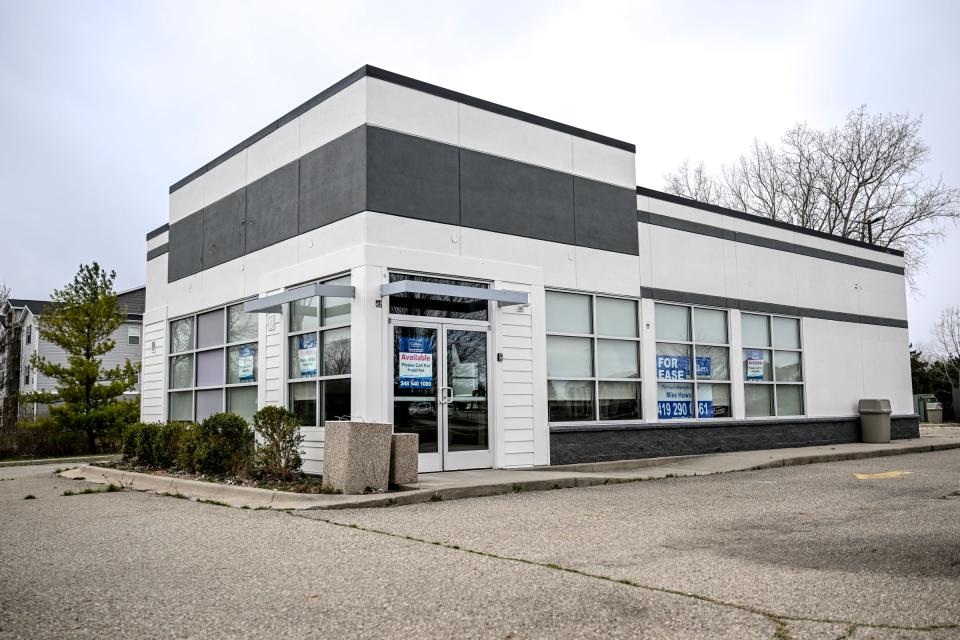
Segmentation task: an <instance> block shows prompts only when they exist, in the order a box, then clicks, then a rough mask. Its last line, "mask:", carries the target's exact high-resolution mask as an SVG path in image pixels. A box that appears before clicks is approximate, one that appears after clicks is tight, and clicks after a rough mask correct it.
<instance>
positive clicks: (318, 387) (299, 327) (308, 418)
mask: <svg viewBox="0 0 960 640" xmlns="http://www.w3.org/2000/svg"><path fill="white" fill-rule="evenodd" d="M323 284H334V285H349V284H350V277H349V276H343V277H340V278H336V279H334V280H327V281H324V283H323ZM351 303H352V300H351V299H350V298H336V297H312V298H304V299H302V300H296V301H294V302H291V303H290V304H289V305H288V311H289V316H290V324H289V333H288V337H287V356H288V357H287V362H288V363H289V364H288V369H287V379H288V391H289V393H288V398H289V407H290V410H291V411H293V412H294V413H295V414H297V416H298V417H299V418H300V420H301V421H302V422H303V425H304V426H306V427H319V426H323V423H324V422H325V421H327V420H337V419H341V418H349V416H350V358H351V355H350V354H351V342H350V305H351Z"/></svg>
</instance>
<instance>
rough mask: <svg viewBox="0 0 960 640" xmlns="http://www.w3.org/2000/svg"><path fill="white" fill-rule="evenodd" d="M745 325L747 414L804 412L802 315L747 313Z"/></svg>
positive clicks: (744, 317)
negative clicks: (801, 345)
mask: <svg viewBox="0 0 960 640" xmlns="http://www.w3.org/2000/svg"><path fill="white" fill-rule="evenodd" d="M741 325H742V327H743V380H744V388H743V391H744V398H745V405H746V416H747V417H748V418H756V417H764V416H797V415H803V412H804V410H803V371H802V354H803V352H802V350H801V347H800V319H799V318H785V317H782V316H770V315H762V314H756V313H744V314H742V316H741Z"/></svg>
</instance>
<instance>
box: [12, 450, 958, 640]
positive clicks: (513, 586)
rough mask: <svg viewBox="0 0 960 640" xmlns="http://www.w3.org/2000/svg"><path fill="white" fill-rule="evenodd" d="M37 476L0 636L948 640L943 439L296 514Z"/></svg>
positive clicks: (948, 470)
mask: <svg viewBox="0 0 960 640" xmlns="http://www.w3.org/2000/svg"><path fill="white" fill-rule="evenodd" d="M53 470H54V468H53V467H50V466H46V467H44V466H34V467H10V468H3V469H0V638H64V637H69V638H101V637H124V638H126V637H131V638H132V637H137V638H146V637H157V638H181V637H190V638H227V637H233V638H248V637H307V638H324V637H331V636H337V637H342V638H350V637H484V638H497V637H499V638H527V637H538V638H547V637H551V638H552V637H597V638H599V637H604V638H606V637H630V638H781V639H782V638H794V639H805V638H841V637H852V638H855V639H857V640H859V639H861V638H934V639H940V638H957V637H960V628H958V627H957V624H958V623H960V450H953V451H943V452H935V453H923V454H913V455H906V456H896V457H887V458H877V459H871V460H861V461H855V462H836V463H828V464H816V465H808V466H801V467H787V468H782V469H774V470H768V471H754V472H743V473H731V474H725V475H716V476H705V477H697V478H671V479H666V480H657V481H648V482H640V483H634V484H626V485H616V486H601V487H592V488H584V489H566V490H558V491H545V492H539V493H519V494H512V495H504V496H498V497H492V498H477V499H470V500H462V501H456V502H438V503H427V504H420V505H413V506H406V507H394V508H387V509H366V510H351V511H333V512H331V511H324V512H318V511H308V512H299V513H282V512H271V511H254V510H240V509H233V508H227V507H221V506H216V505H211V504H201V503H196V502H191V501H188V500H178V499H175V498H170V497H163V496H156V495H152V494H145V493H137V492H132V491H123V492H118V493H101V494H92V495H75V496H69V497H67V496H63V495H62V494H63V492H64V491H65V490H68V489H69V490H73V491H76V490H77V489H79V488H81V487H83V486H88V483H86V482H83V481H71V480H65V479H63V478H60V477H57V476H55V475H54V474H53ZM857 474H860V475H861V477H857ZM864 474H866V475H864ZM89 486H93V485H89ZM27 494H32V495H34V496H36V499H32V500H24V497H25V496H26V495H27Z"/></svg>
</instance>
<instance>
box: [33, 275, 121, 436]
mask: <svg viewBox="0 0 960 640" xmlns="http://www.w3.org/2000/svg"><path fill="white" fill-rule="evenodd" d="M115 278H116V272H114V271H111V272H110V273H107V272H106V271H104V270H103V269H102V268H101V267H100V265H99V264H97V263H96V262H94V263H93V264H90V265H80V270H79V271H78V272H77V275H76V276H75V277H74V279H73V282H71V283H69V284H68V285H67V286H65V287H64V288H63V289H58V290H54V292H53V295H52V296H51V300H52V303H51V305H50V306H49V307H48V308H47V309H46V310H45V311H44V312H43V315H41V316H40V317H39V318H38V329H39V332H40V336H41V337H42V338H44V339H45V340H48V341H49V342H52V343H53V344H55V345H57V346H59V347H60V348H62V349H63V350H64V351H65V352H66V354H67V363H66V364H65V365H63V364H56V363H52V362H48V361H47V360H46V359H45V358H40V357H38V356H37V355H34V356H33V358H32V359H31V363H32V365H33V367H34V368H35V369H36V371H37V372H38V373H40V374H42V375H44V376H47V377H49V378H53V379H54V380H56V381H57V390H56V392H55V393H49V392H39V393H31V394H25V395H24V397H23V400H24V401H26V402H37V403H41V404H48V405H50V417H51V419H53V420H54V421H55V422H56V423H57V425H58V426H59V427H60V428H61V429H63V430H66V431H82V432H85V433H86V434H87V447H88V449H89V450H90V452H91V453H92V452H94V450H95V447H96V438H97V436H99V435H102V434H104V433H106V432H109V431H110V430H112V429H114V428H116V427H118V426H120V425H121V424H122V423H125V422H128V421H131V420H136V416H135V415H132V414H133V413H134V412H133V411H131V408H132V407H131V403H129V402H126V401H124V400H122V399H121V397H122V395H123V393H124V392H125V391H129V390H131V389H133V388H135V387H136V384H137V375H138V373H139V370H140V364H139V363H131V362H130V361H129V360H127V361H126V362H125V363H124V364H123V365H118V366H116V367H113V368H112V369H104V368H103V363H102V361H101V357H102V356H103V355H105V354H107V353H109V352H110V351H112V350H113V348H114V347H115V346H116V343H115V341H114V340H113V338H112V337H111V336H112V334H113V332H114V331H116V330H117V329H118V328H119V327H120V325H122V324H123V322H124V320H125V316H124V314H123V312H122V311H121V310H120V305H119V304H118V301H117V295H116V294H115V293H114V292H113V281H114V279H115Z"/></svg>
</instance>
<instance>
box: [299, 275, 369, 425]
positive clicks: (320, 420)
mask: <svg viewBox="0 0 960 640" xmlns="http://www.w3.org/2000/svg"><path fill="white" fill-rule="evenodd" d="M351 277H352V274H351V272H350V271H345V272H342V273H340V274H338V275H333V276H326V277H323V278H320V279H315V280H309V281H307V282H303V283H300V284H296V285H292V286H291V287H288V289H293V288H296V287H299V286H304V285H310V284H331V283H333V282H336V281H337V280H341V279H343V278H347V279H350V278H351ZM310 297H314V296H310ZM315 297H316V298H317V312H318V314H321V313H322V312H323V301H324V299H326V298H338V297H340V296H315ZM294 302H299V300H298V301H294ZM294 302H288V303H286V304H284V305H283V313H282V314H281V322H282V323H283V334H282V335H283V354H284V357H283V372H284V373H283V382H284V406H285V407H286V408H287V409H288V410H290V411H293V410H294V409H293V407H292V406H291V400H292V394H291V393H290V387H291V386H292V385H294V384H301V383H311V382H312V383H313V384H314V393H315V396H314V397H315V402H316V416H317V422H316V424H304V425H303V428H304V429H323V428H324V422H325V418H324V414H325V406H324V394H323V393H322V385H321V383H323V382H325V381H327V380H349V381H350V402H351V405H352V403H353V336H352V335H351V338H350V373H337V374H332V375H322V372H323V366H324V361H323V345H324V340H323V335H322V334H323V333H324V332H326V331H332V330H336V329H345V328H346V329H349V328H350V327H351V326H353V299H351V300H350V318H349V320H348V321H347V322H337V323H335V324H330V325H324V324H322V322H321V321H322V317H320V315H318V317H317V326H316V327H314V328H313V329H302V330H299V331H291V330H290V323H291V321H292V319H293V314H292V312H291V308H292V305H293V304H294ZM310 334H315V335H316V336H317V375H315V376H309V377H300V378H293V377H291V376H290V362H291V360H292V354H291V348H290V343H291V341H292V339H293V338H296V337H298V336H302V335H310Z"/></svg>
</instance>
